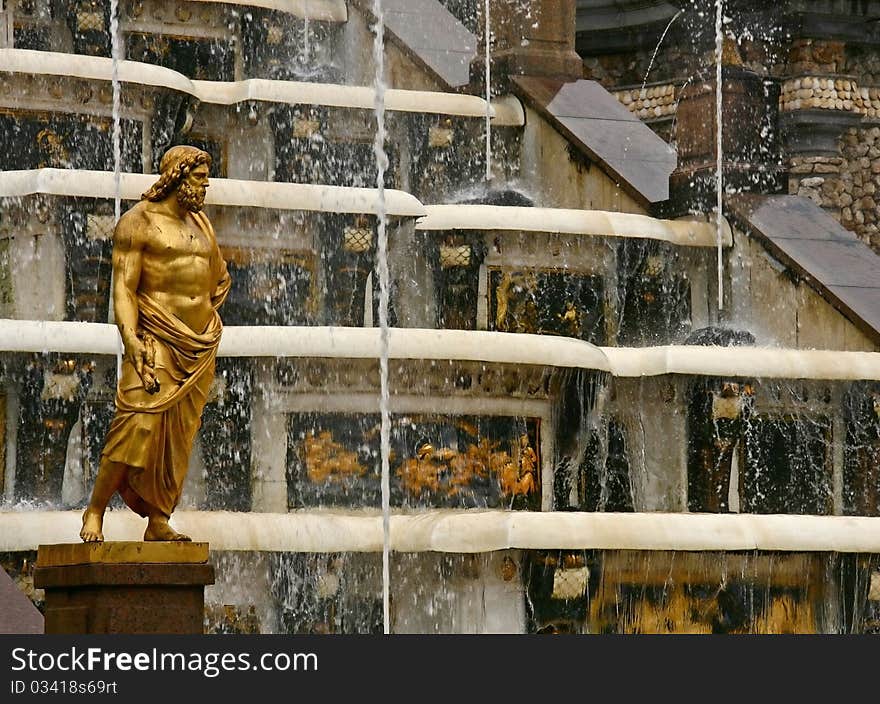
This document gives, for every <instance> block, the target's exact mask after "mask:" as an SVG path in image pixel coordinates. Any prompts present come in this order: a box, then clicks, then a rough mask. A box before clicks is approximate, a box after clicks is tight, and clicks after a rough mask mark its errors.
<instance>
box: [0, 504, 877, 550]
mask: <svg viewBox="0 0 880 704" xmlns="http://www.w3.org/2000/svg"><path fill="white" fill-rule="evenodd" d="M172 523H173V524H174V527H175V528H176V529H177V530H180V531H182V532H184V533H187V534H188V535H190V536H191V537H192V538H193V539H195V540H199V541H207V542H209V543H210V546H211V549H212V550H219V551H258V552H267V551H268V552H321V553H323V552H380V551H381V550H382V545H383V533H382V516H381V515H379V514H378V513H375V512H373V513H369V514H368V513H365V512H356V511H351V512H344V511H319V510H313V511H297V512H293V513H248V512H226V511H177V512H175V514H174V516H173V517H172ZM80 525H81V512H79V511H45V510H32V511H29V510H22V511H5V512H0V551H9V552H16V551H23V550H35V549H36V548H37V547H38V546H39V545H47V544H55V543H70V542H77V541H78V534H79V529H80ZM390 527H391V535H390V538H391V549H392V550H393V551H395V552H425V551H435V552H445V553H485V552H492V551H496V550H507V549H523V550H553V549H571V550H592V549H596V550H676V551H700V552H703V551H706V552H709V551H713V552H714V551H733V550H749V551H754V550H757V551H782V552H854V553H880V518H867V517H856V516H797V515H758V514H690V513H570V512H559V513H557V512H543V513H542V512H528V511H521V512H515V511H501V510H439V509H438V510H429V511H425V512H422V513H408V514H395V515H392V516H391V522H390ZM143 530H144V521H143V519H141V518H139V517H138V516H136V515H135V514H133V513H132V512H131V511H128V510H119V511H109V512H108V513H107V517H106V521H105V526H104V535H105V538H106V539H107V540H114V541H121V540H140V539H141V536H142V533H143Z"/></svg>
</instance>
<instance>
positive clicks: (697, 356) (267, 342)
mask: <svg viewBox="0 0 880 704" xmlns="http://www.w3.org/2000/svg"><path fill="white" fill-rule="evenodd" d="M380 335H381V331H380V330H379V328H344V327H325V326H286V327H272V326H227V327H226V328H224V330H223V339H222V340H221V342H220V350H219V353H218V354H219V355H220V356H221V357H272V358H282V357H298V358H329V359H378V358H379V356H380V353H381V339H380ZM388 340H389V356H390V358H391V359H425V360H429V361H430V360H454V361H476V362H488V363H496V364H539V365H546V366H549V367H564V368H573V369H594V370H598V371H603V372H608V373H610V374H611V375H612V376H615V377H621V378H626V377H647V376H662V375H666V374H680V375H688V376H713V377H736V378H743V377H744V378H752V379H814V380H819V381H823V380H824V381H861V380H880V352H842V351H838V350H793V349H780V348H772V347H703V346H697V345H667V346H660V347H596V346H595V345H591V344H590V343H588V342H583V341H582V340H575V339H573V338H568V337H557V336H551V335H526V334H520V333H507V332H490V331H485V330H433V329H418V328H392V329H391V330H390V331H389V338H388ZM119 350H120V346H119V333H118V332H117V330H116V327H115V326H113V325H110V324H107V323H82V322H63V321H43V320H12V319H8V318H7V319H0V352H37V353H41V352H67V353H71V354H106V355H115V354H117V352H118V351H119Z"/></svg>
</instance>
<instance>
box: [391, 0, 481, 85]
mask: <svg viewBox="0 0 880 704" xmlns="http://www.w3.org/2000/svg"><path fill="white" fill-rule="evenodd" d="M382 8H383V12H382V14H383V16H384V18H385V28H386V29H387V31H388V32H389V33H390V34H391V35H392V36H393V37H394V38H396V39H397V40H398V41H399V42H400V43H401V44H403V46H404V48H405V49H406V50H407V51H408V52H409V53H410V54H411V55H413V56H414V57H415V58H416V59H418V60H419V61H421V63H422V64H424V65H425V66H426V67H427V68H428V69H430V70H431V71H432V72H433V73H435V74H436V75H437V76H438V77H439V78H440V79H441V80H442V81H443V82H445V83H446V85H448V86H449V87H451V88H456V87H459V86H464V85H467V84H468V83H469V82H470V64H471V60H472V59H473V58H474V57H475V56H476V55H477V39H476V37H475V36H474V35H473V34H472V33H471V32H470V31H468V29H467V28H466V27H465V26H464V25H463V24H462V23H461V22H459V21H458V19H456V17H455V16H454V15H453V14H452V13H451V12H449V10H447V9H446V8H445V7H444V6H443V5H442V4H441V3H440V2H438V0H384V2H383V3H382Z"/></svg>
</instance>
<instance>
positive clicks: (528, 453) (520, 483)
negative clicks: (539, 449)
mask: <svg viewBox="0 0 880 704" xmlns="http://www.w3.org/2000/svg"><path fill="white" fill-rule="evenodd" d="M518 454H519V457H518V461H517V462H516V463H514V462H512V461H511V462H510V463H509V464H507V465H505V467H504V468H503V470H502V472H501V491H502V493H503V494H505V495H506V496H528V495H529V494H533V493H535V492H536V491H537V490H538V476H537V472H538V455H537V453H535V451H534V450H533V449H532V447H531V445H530V444H529V436H528V435H526V434H525V433H523V434H522V435H520V437H519V453H518Z"/></svg>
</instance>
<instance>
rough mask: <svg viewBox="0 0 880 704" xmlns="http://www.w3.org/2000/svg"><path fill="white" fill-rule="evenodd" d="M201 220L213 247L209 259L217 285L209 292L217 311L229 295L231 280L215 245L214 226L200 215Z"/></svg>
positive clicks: (221, 254) (224, 261)
mask: <svg viewBox="0 0 880 704" xmlns="http://www.w3.org/2000/svg"><path fill="white" fill-rule="evenodd" d="M202 218H203V222H204V223H205V225H206V228H205V229H206V230H207V231H208V233H209V234H210V237H211V242H212V243H213V245H214V251H213V253H212V254H211V259H212V260H213V261H214V262H215V266H214V271H216V272H217V283H216V284H215V286H214V290H213V291H212V292H211V305H212V306H213V307H214V310H217V309H218V308H219V307H220V306H222V305H223V301H225V300H226V296H228V295H229V289H230V287H231V286H232V278H231V277H230V276H229V269H228V268H227V266H226V260H225V259H223V253H222V252H221V251H220V246H219V245H218V244H217V235H216V234H215V232H214V226H213V225H211V222H210V221H209V220H208V218H207V217H205V216H204V215H202Z"/></svg>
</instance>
